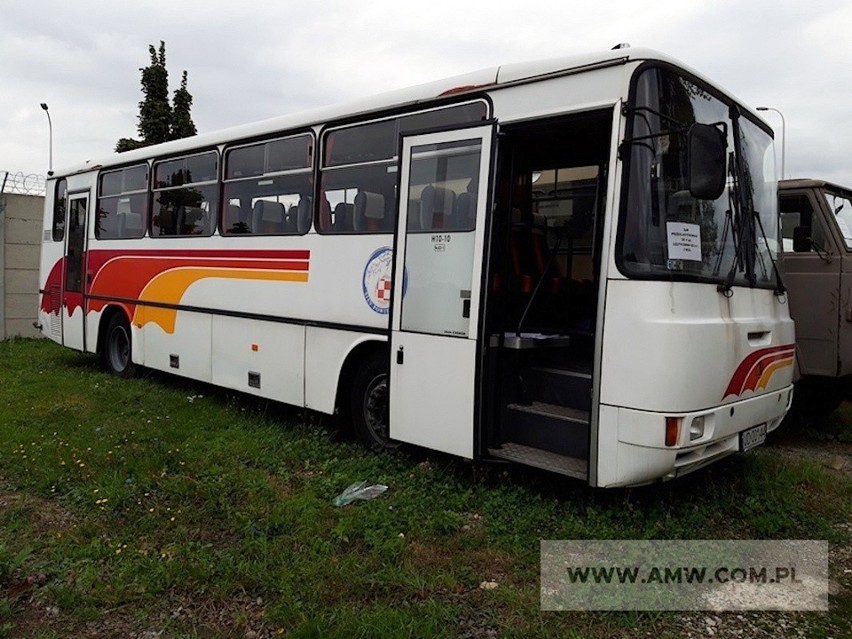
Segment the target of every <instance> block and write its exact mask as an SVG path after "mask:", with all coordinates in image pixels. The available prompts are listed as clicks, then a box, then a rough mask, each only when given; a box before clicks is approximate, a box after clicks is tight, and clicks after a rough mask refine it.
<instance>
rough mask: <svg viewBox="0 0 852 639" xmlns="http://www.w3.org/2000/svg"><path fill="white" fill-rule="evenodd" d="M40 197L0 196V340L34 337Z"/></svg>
mask: <svg viewBox="0 0 852 639" xmlns="http://www.w3.org/2000/svg"><path fill="white" fill-rule="evenodd" d="M43 210H44V198H43V197H41V196H37V195H17V194H10V193H4V194H3V195H0V340H3V339H7V338H9V337H14V336H17V335H20V336H25V337H38V336H39V335H40V333H39V332H38V331H36V330H35V329H34V328H33V322H34V321H35V320H36V318H37V317H38V265H39V251H40V249H41V220H42V215H43Z"/></svg>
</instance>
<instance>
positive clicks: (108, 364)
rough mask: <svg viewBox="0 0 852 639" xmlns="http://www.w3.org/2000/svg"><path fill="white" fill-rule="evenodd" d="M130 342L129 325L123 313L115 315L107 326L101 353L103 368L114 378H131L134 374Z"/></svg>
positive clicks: (134, 367) (131, 344) (134, 368)
mask: <svg viewBox="0 0 852 639" xmlns="http://www.w3.org/2000/svg"><path fill="white" fill-rule="evenodd" d="M131 340H132V338H131V335H130V323H129V322H128V321H127V318H126V317H125V316H124V313H116V314H115V315H113V316H112V317H111V318H110V320H109V323H108V324H107V329H106V336H105V337H104V349H103V352H102V353H101V356H102V359H103V365H104V368H105V369H106V370H107V371H108V372H109V373H110V374H112V375H115V376H116V377H133V376H134V375H135V374H136V364H134V363H133V357H132V353H133V348H132V346H133V342H132V341H131Z"/></svg>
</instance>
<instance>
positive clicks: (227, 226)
mask: <svg viewBox="0 0 852 639" xmlns="http://www.w3.org/2000/svg"><path fill="white" fill-rule="evenodd" d="M225 215H226V216H227V217H226V218H225V220H224V221H223V223H222V228H223V230H224V231H225V232H226V233H251V220H250V219H248V216H247V215H245V214H244V213H243V209H242V207H241V206H240V205H239V204H228V208H227V209H226V213H225Z"/></svg>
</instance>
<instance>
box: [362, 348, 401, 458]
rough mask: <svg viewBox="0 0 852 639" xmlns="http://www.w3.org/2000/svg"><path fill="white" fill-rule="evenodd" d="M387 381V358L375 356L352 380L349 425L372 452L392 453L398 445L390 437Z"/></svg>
mask: <svg viewBox="0 0 852 639" xmlns="http://www.w3.org/2000/svg"><path fill="white" fill-rule="evenodd" d="M388 378H389V375H388V362H387V359H386V358H385V357H382V354H381V353H376V354H374V355H372V356H370V357H369V358H368V359H367V360H365V361H364V362H363V364H362V365H361V367H360V368H359V369H358V371H357V372H356V373H355V377H354V378H353V380H352V386H351V391H350V414H351V416H352V425H353V427H354V428H355V433H356V434H357V435H358V438H359V439H360V440H361V442H362V443H363V444H364V445H365V446H366V447H367V448H369V449H370V450H374V451H394V450H397V449H398V448H399V447H400V445H401V444H400V442H397V441H394V440H392V439H391V438H390V428H389V424H390V420H389V414H390V402H389V394H388Z"/></svg>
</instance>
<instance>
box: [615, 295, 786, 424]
mask: <svg viewBox="0 0 852 639" xmlns="http://www.w3.org/2000/svg"><path fill="white" fill-rule="evenodd" d="M793 344H794V332H793V322H792V320H791V319H790V318H789V316H788V314H787V306H786V305H785V304H782V303H781V302H780V301H779V300H778V299H777V298H776V297H775V296H774V295H773V294H772V291H769V290H750V289H746V288H739V287H738V288H735V289H734V292H733V295H732V296H731V297H725V296H723V295H720V294H719V293H718V292H717V291H716V287H715V286H714V285H709V284H691V283H682V282H652V281H638V280H610V281H609V282H608V287H607V298H606V310H605V317H604V331H603V349H602V355H601V394H600V401H601V403H602V404H609V405H612V406H621V407H625V408H631V409H637V410H646V411H654V412H669V413H677V412H688V411H696V410H701V409H704V408H710V407H714V406H718V405H720V404H727V403H732V402H735V401H739V400H741V399H746V398H748V397H752V396H755V395H759V394H762V393H769V392H772V391H777V390H781V389H784V388H786V387H788V386H789V385H790V384H792V379H793V357H792V353H791V352H789V351H791V350H792V347H793ZM773 349H777V350H773ZM764 354H765V357H764V356H763V355H764ZM752 362H753V363H754V364H755V366H757V365H758V364H761V363H762V364H763V365H764V367H765V369H766V370H765V373H766V374H765V375H764V374H763V372H758V370H757V369H756V368H753V367H752V368H749V364H750V363H752ZM746 369H748V370H746Z"/></svg>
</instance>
